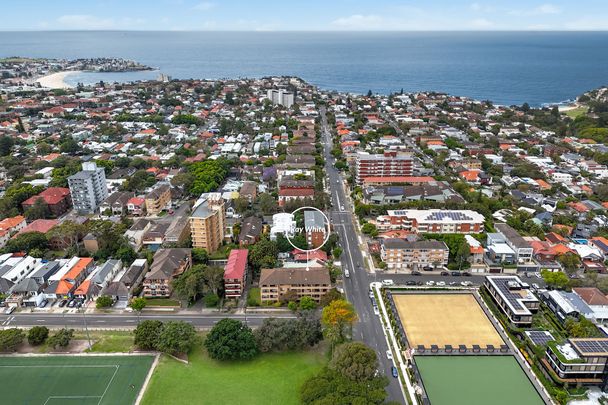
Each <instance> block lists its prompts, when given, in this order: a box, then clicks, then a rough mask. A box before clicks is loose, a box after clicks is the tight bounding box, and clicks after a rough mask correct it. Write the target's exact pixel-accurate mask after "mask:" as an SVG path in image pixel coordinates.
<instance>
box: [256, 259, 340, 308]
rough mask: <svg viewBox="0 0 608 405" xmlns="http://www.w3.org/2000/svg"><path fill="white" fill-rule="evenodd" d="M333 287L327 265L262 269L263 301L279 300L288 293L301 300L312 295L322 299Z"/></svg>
mask: <svg viewBox="0 0 608 405" xmlns="http://www.w3.org/2000/svg"><path fill="white" fill-rule="evenodd" d="M330 289H331V279H330V277H329V271H328V270H327V268H325V267H309V268H306V267H301V268H300V267H298V268H280V269H262V272H261V274H260V293H261V298H262V301H271V302H279V301H281V299H283V297H285V295H286V294H290V295H291V294H293V295H294V296H295V297H297V300H299V299H300V298H302V297H311V298H312V299H314V300H315V301H316V302H320V301H321V297H323V296H324V295H325V294H326V293H327V291H329V290H330Z"/></svg>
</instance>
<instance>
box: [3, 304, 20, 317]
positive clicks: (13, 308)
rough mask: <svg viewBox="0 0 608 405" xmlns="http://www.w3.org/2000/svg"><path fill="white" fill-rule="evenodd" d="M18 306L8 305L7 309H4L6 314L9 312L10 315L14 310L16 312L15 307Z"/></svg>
mask: <svg viewBox="0 0 608 405" xmlns="http://www.w3.org/2000/svg"><path fill="white" fill-rule="evenodd" d="M16 308H17V307H16V306H14V305H11V306H9V307H6V309H5V310H4V313H5V314H7V315H10V314H12V313H13V312H15V309H16Z"/></svg>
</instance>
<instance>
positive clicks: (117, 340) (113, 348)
mask: <svg viewBox="0 0 608 405" xmlns="http://www.w3.org/2000/svg"><path fill="white" fill-rule="evenodd" d="M79 338H81V337H80V336H79ZM84 338H85V339H86V334H85V336H84ZM91 340H94V341H95V343H94V344H93V347H92V348H91V350H89V351H90V352H93V353H125V352H129V351H132V350H133V349H135V345H134V344H133V341H134V336H133V333H132V332H129V331H109V332H104V333H98V332H92V333H91Z"/></svg>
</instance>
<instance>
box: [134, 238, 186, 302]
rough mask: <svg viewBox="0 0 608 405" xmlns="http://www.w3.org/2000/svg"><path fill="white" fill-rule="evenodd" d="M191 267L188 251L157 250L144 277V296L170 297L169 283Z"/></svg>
mask: <svg viewBox="0 0 608 405" xmlns="http://www.w3.org/2000/svg"><path fill="white" fill-rule="evenodd" d="M191 267H192V252H191V250H190V249H182V248H180V249H178V248H176V249H159V250H158V251H157V252H156V253H155V254H154V261H153V262H152V267H151V268H150V271H149V272H148V273H147V274H146V275H145V277H144V284H143V285H144V296H145V297H170V296H171V281H172V280H173V279H174V278H175V277H177V276H179V275H181V274H182V273H184V272H185V271H188V270H190V268H191Z"/></svg>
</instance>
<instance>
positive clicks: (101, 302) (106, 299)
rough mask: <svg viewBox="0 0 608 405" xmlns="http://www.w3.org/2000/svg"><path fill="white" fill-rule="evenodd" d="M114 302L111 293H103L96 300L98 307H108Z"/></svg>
mask: <svg viewBox="0 0 608 405" xmlns="http://www.w3.org/2000/svg"><path fill="white" fill-rule="evenodd" d="M112 304H114V300H113V299H112V297H110V296H109V295H102V296H101V297H99V298H97V300H96V301H95V307H96V308H108V307H111V306H112Z"/></svg>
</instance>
